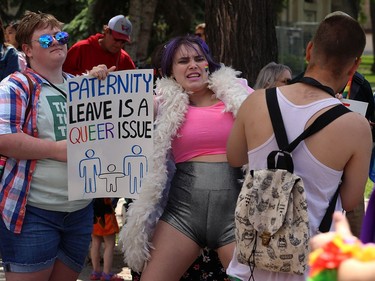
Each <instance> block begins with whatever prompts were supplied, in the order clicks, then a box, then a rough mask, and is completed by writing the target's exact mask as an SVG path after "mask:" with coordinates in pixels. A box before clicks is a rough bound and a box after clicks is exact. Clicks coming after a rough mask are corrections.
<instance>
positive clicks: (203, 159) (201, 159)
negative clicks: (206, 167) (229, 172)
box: [188, 154, 228, 162]
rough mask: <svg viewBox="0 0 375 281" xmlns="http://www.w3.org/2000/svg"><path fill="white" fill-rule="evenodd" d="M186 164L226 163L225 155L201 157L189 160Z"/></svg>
mask: <svg viewBox="0 0 375 281" xmlns="http://www.w3.org/2000/svg"><path fill="white" fill-rule="evenodd" d="M188 162H228V159H227V155H226V154H214V155H203V156H197V157H194V158H191V159H189V160H188Z"/></svg>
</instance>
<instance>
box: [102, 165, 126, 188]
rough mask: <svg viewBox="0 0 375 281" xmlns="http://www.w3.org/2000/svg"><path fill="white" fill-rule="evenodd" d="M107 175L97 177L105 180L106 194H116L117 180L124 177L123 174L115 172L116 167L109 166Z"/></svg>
mask: <svg viewBox="0 0 375 281" xmlns="http://www.w3.org/2000/svg"><path fill="white" fill-rule="evenodd" d="M107 171H108V173H102V174H100V175H99V178H100V179H105V190H106V191H107V192H117V179H119V178H123V177H125V175H124V173H121V172H116V165H114V164H109V165H108V167H107Z"/></svg>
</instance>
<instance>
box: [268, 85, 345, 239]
mask: <svg viewBox="0 0 375 281" xmlns="http://www.w3.org/2000/svg"><path fill="white" fill-rule="evenodd" d="M266 100H267V106H268V111H269V113H270V117H271V122H272V127H273V130H274V133H275V138H276V141H277V144H278V146H279V148H280V149H281V151H273V152H271V153H270V155H269V156H268V159H267V162H268V165H270V164H271V165H275V164H276V163H270V161H275V160H274V159H275V158H276V155H277V153H279V152H281V153H284V154H285V152H287V153H290V152H292V151H293V150H294V149H295V148H296V147H297V145H298V144H299V143H300V142H301V141H302V140H304V139H306V138H307V137H309V136H311V135H313V134H314V133H316V132H318V131H319V130H321V129H323V128H324V127H325V126H327V125H328V124H329V123H331V122H332V121H333V120H335V119H336V118H338V117H340V116H341V115H343V114H345V113H348V112H350V110H349V109H348V108H347V107H345V106H344V105H341V104H339V105H337V106H335V107H332V108H331V109H329V110H327V111H326V112H324V113H323V114H321V115H320V116H319V117H318V118H316V120H315V121H314V122H313V123H312V124H311V125H310V126H309V127H308V128H307V129H306V130H305V131H303V132H302V134H300V135H299V136H298V137H297V138H296V139H295V140H294V141H292V142H291V143H290V144H288V138H287V135H286V132H285V126H284V122H283V119H282V115H281V111H280V107H279V103H278V101H277V94H276V88H272V89H267V90H266ZM272 154H273V155H272ZM282 158H285V159H286V160H285V159H284V160H283V161H286V162H285V163H286V164H285V165H286V167H289V168H290V167H291V168H292V172H293V170H294V167H293V160H292V157H282ZM287 170H288V171H290V170H289V169H287ZM339 193H340V186H339V187H338V188H337V190H336V192H335V194H334V196H333V197H332V199H331V201H330V202H329V206H328V208H327V210H326V213H325V214H324V217H323V219H322V221H321V223H320V225H319V231H320V232H327V231H329V229H330V227H331V224H332V215H333V212H334V211H335V206H336V202H337V198H338V196H339Z"/></svg>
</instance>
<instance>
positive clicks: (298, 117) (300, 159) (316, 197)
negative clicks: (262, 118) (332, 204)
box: [248, 88, 343, 235]
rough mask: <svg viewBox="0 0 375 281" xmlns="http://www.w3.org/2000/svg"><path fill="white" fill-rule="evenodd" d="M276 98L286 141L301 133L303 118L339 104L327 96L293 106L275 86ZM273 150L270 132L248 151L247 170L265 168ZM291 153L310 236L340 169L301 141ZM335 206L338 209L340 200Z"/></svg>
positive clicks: (303, 125) (305, 120) (325, 205)
mask: <svg viewBox="0 0 375 281" xmlns="http://www.w3.org/2000/svg"><path fill="white" fill-rule="evenodd" d="M277 98H278V101H279V106H280V110H281V114H282V117H283V121H284V125H285V129H286V132H287V136H288V140H289V143H290V142H291V141H293V140H294V139H295V138H297V137H298V136H299V135H300V134H301V133H302V132H303V130H304V128H305V126H306V123H307V121H308V120H309V119H310V118H311V117H312V116H313V115H314V114H315V113H316V112H318V111H319V110H321V109H323V108H326V107H329V106H332V105H335V104H339V103H340V101H339V100H338V99H336V98H327V99H323V100H319V101H315V102H313V103H310V104H306V105H295V104H293V103H291V102H290V101H289V100H287V99H286V98H285V96H284V95H283V94H282V93H281V91H280V90H279V88H277ZM276 149H278V146H277V143H276V139H275V135H272V136H271V138H269V139H268V140H267V141H266V142H265V143H263V144H262V145H261V146H259V147H257V148H255V149H253V150H251V151H249V152H248V158H249V168H250V169H251V170H252V169H262V168H266V167H267V156H268V154H269V153H270V152H271V151H272V150H276ZM292 155H293V163H294V172H295V174H297V175H298V176H300V177H301V178H302V179H303V182H304V185H305V189H306V196H307V204H308V212H309V219H310V235H315V234H316V233H317V229H318V227H319V224H320V222H321V220H322V218H323V216H324V213H325V210H326V209H327V207H328V203H329V201H330V199H331V198H332V197H333V195H334V193H335V191H336V189H337V183H338V182H339V180H340V179H341V176H342V173H343V171H336V170H333V169H332V168H330V167H327V166H326V165H324V164H323V163H321V162H319V161H318V160H317V159H316V158H315V157H314V156H313V155H312V154H311V153H310V151H309V150H308V148H307V147H306V144H305V142H304V141H302V142H301V143H300V144H299V145H298V146H297V147H296V149H295V150H294V151H293V152H292ZM336 208H337V209H340V210H341V202H340V200H338V204H337V206H336Z"/></svg>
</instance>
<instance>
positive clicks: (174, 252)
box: [120, 36, 252, 281]
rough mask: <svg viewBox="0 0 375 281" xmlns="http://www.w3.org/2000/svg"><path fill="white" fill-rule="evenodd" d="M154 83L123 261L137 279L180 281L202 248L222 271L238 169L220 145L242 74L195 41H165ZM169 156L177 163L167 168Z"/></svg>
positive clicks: (241, 93) (229, 250) (241, 91)
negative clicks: (147, 164)
mask: <svg viewBox="0 0 375 281" xmlns="http://www.w3.org/2000/svg"><path fill="white" fill-rule="evenodd" d="M161 73H162V76H163V77H162V78H161V79H159V80H157V82H156V90H155V91H156V100H157V105H158V106H157V113H156V120H155V131H154V151H155V153H154V155H153V159H152V165H153V169H152V172H150V173H148V175H147V176H146V178H145V179H144V181H143V183H142V191H141V193H140V196H139V199H137V200H136V201H135V202H134V203H133V204H132V205H131V206H130V208H129V212H128V217H127V222H126V224H125V227H123V229H122V230H121V233H120V240H121V242H122V245H123V251H124V257H125V262H126V263H127V265H128V266H129V267H130V268H131V269H132V270H134V271H137V272H140V271H142V277H141V280H152V281H158V280H160V281H162V280H163V281H164V280H171V281H173V280H179V279H180V278H181V276H182V275H183V274H184V273H185V271H186V270H187V269H188V268H189V266H190V265H191V264H192V263H193V262H194V260H195V259H196V258H197V256H198V255H199V253H200V251H201V250H202V249H203V248H205V247H208V248H210V249H214V250H216V251H217V253H218V256H219V258H220V260H221V263H222V264H223V266H224V268H226V267H227V266H228V264H229V262H230V260H231V257H232V254H233V250H234V245H235V237H234V209H235V205H236V201H237V197H238V194H239V191H240V189H241V183H240V181H239V180H240V179H241V178H242V171H241V169H239V168H232V167H231V166H230V165H229V164H228V163H227V157H226V143H227V138H228V136H229V133H230V131H231V128H232V125H233V122H234V118H235V116H236V113H237V111H238V108H239V107H240V105H241V103H242V102H243V101H244V99H245V98H246V97H247V96H248V94H249V93H250V92H251V91H252V89H250V88H249V87H248V86H247V84H244V83H243V80H240V79H239V78H238V77H237V76H238V75H239V74H240V72H238V71H235V70H233V69H232V68H230V67H226V66H224V65H220V64H219V63H216V62H215V61H214V60H213V59H212V57H211V55H210V53H209V50H208V47H207V45H206V44H205V43H204V42H203V41H202V40H201V39H200V38H198V37H196V36H183V37H177V38H174V39H172V40H170V41H169V42H168V43H167V44H166V46H165V48H164V50H163V53H162V58H161ZM169 159H172V160H173V163H174V164H175V165H174V167H173V168H170V165H168V163H170V161H169Z"/></svg>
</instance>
